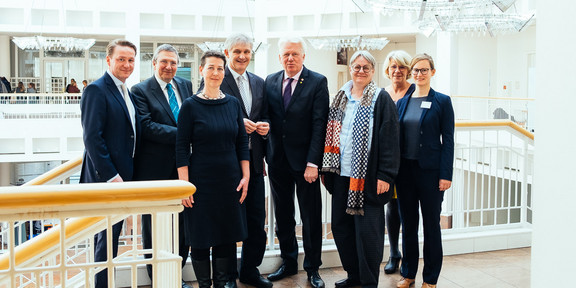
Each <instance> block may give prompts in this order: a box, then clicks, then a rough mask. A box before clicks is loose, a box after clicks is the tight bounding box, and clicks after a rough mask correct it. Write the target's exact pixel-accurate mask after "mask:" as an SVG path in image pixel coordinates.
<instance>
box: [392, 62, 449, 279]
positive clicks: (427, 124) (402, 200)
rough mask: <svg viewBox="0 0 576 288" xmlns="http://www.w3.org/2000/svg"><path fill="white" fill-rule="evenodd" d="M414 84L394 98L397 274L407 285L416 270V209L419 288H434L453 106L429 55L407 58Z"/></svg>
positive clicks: (438, 258) (440, 265)
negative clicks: (433, 82) (438, 86)
mask: <svg viewBox="0 0 576 288" xmlns="http://www.w3.org/2000/svg"><path fill="white" fill-rule="evenodd" d="M411 70H412V76H413V77H414V84H416V89H415V90H414V92H413V93H412V94H411V95H409V96H408V97H404V98H402V99H400V100H399V101H398V115H399V118H400V150H401V161H400V171H399V172H398V177H397V180H396V183H397V192H398V204H399V206H400V215H401V218H402V250H403V251H402V252H403V254H404V258H403V259H402V268H401V269H400V271H401V274H402V277H403V278H402V279H401V280H400V282H398V285H397V287H399V288H404V287H406V288H407V287H410V286H411V285H412V284H414V282H415V278H416V273H417V272H418V258H419V250H418V225H419V214H418V212H419V211H418V208H419V207H420V209H421V212H422V222H423V227H424V270H423V271H422V278H423V280H424V283H423V284H422V287H423V288H428V287H436V282H437V281H438V277H439V275H440V270H441V267H442V235H441V231H440V213H441V211H442V201H443V199H444V191H446V190H447V189H448V188H450V186H451V184H452V169H453V164H452V163H453V159H454V109H453V108H452V101H451V100H450V97H448V96H447V95H444V94H442V93H438V92H436V91H434V90H433V89H432V88H431V87H430V79H431V78H432V76H434V74H435V73H436V70H435V69H434V60H433V59H432V57H430V56H429V55H427V54H419V55H416V56H415V57H414V58H413V59H412V63H411Z"/></svg>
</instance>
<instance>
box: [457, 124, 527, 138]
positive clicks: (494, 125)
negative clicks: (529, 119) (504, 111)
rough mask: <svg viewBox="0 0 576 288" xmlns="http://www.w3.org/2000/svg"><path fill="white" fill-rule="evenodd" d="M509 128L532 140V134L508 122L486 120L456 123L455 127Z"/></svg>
mask: <svg viewBox="0 0 576 288" xmlns="http://www.w3.org/2000/svg"><path fill="white" fill-rule="evenodd" d="M498 126H500V127H506V126H507V127H511V128H512V129H514V130H516V131H518V132H519V133H521V134H523V135H524V136H526V137H528V138H530V139H532V140H534V134H533V133H531V132H529V131H527V130H526V129H524V128H522V127H521V126H520V125H518V124H516V123H515V122H512V121H509V120H487V121H463V120H460V121H456V127H498Z"/></svg>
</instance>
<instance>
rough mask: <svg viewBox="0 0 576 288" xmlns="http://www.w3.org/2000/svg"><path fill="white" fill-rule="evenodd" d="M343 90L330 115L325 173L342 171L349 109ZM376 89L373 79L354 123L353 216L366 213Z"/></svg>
mask: <svg viewBox="0 0 576 288" xmlns="http://www.w3.org/2000/svg"><path fill="white" fill-rule="evenodd" d="M347 86H348V85H345V86H344V87H347ZM344 87H343V88H342V89H344ZM348 87H350V86H348ZM342 89H340V91H338V94H336V97H335V98H334V101H333V102H332V105H331V106H330V112H329V114H328V125H327V127H326V141H325V145H324V156H323V159H322V169H321V171H322V172H333V173H336V174H340V152H341V151H340V132H342V121H343V120H344V111H346V104H347V103H348V97H346V93H345V91H344V90H342ZM377 89H378V87H376V84H374V82H370V83H369V84H368V86H366V88H364V92H363V93H362V98H361V99H360V107H359V108H358V111H356V116H355V117H354V122H353V124H352V125H353V127H352V170H351V171H350V187H349V189H348V201H347V203H346V213H348V214H350V215H364V179H365V178H366V169H367V166H368V143H369V142H368V140H369V139H368V135H369V132H370V131H369V128H370V127H369V126H370V115H372V110H373V108H372V98H374V96H375V95H376V92H377Z"/></svg>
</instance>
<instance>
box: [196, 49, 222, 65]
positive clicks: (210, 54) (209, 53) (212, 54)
mask: <svg viewBox="0 0 576 288" xmlns="http://www.w3.org/2000/svg"><path fill="white" fill-rule="evenodd" d="M210 57H216V58H220V59H222V61H224V66H226V55H224V53H222V52H219V51H214V50H208V51H206V52H204V55H202V58H200V66H202V67H204V65H206V58H210Z"/></svg>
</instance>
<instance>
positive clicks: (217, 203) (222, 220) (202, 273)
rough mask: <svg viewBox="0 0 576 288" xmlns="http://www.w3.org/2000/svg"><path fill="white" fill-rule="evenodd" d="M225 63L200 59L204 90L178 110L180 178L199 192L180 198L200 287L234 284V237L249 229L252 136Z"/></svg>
mask: <svg viewBox="0 0 576 288" xmlns="http://www.w3.org/2000/svg"><path fill="white" fill-rule="evenodd" d="M225 67H226V56H224V54H222V53H220V52H215V51H207V52H206V53H204V55H203V56H202V58H201V60H200V74H201V75H202V76H203V77H204V89H203V90H202V91H200V92H198V94H196V95H194V96H192V97H191V98H189V99H187V100H185V101H184V103H182V107H181V109H180V113H179V115H178V133H177V136H176V167H178V178H179V179H180V180H184V181H190V182H191V183H194V185H195V186H196V193H195V194H194V195H193V196H190V197H189V198H187V199H184V200H182V205H184V207H185V208H184V226H185V227H184V230H185V231H186V232H185V234H186V242H187V244H188V245H190V247H191V254H190V256H191V258H192V267H193V268H194V272H195V274H196V278H197V279H198V285H199V287H201V288H204V287H210V286H211V284H212V279H213V280H214V287H217V288H221V287H227V288H229V287H230V286H228V281H229V279H230V275H229V271H230V266H231V264H230V261H236V242H240V241H243V240H244V239H246V236H247V234H248V233H247V228H246V213H245V207H244V205H242V203H243V202H244V200H245V199H246V195H247V193H248V183H249V180H250V164H249V159H250V152H249V150H248V136H247V134H246V129H245V127H244V120H243V118H244V114H243V111H242V107H241V104H240V102H239V101H238V99H237V98H236V97H234V96H230V95H227V94H224V93H222V91H221V90H220V85H221V84H222V80H223V79H224V70H225ZM210 250H212V251H210ZM210 252H212V269H213V274H212V279H211V277H210Z"/></svg>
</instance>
